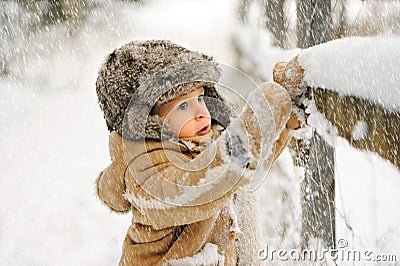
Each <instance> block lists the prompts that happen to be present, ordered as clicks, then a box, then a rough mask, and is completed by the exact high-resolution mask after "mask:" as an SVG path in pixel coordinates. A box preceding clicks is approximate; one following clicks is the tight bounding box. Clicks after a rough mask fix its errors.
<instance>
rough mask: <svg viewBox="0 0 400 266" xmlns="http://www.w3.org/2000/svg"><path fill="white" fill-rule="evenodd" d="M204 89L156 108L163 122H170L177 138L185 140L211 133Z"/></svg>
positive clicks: (201, 88)
mask: <svg viewBox="0 0 400 266" xmlns="http://www.w3.org/2000/svg"><path fill="white" fill-rule="evenodd" d="M203 97H204V89H203V87H200V88H198V89H196V90H194V91H193V92H191V93H188V94H186V95H184V96H180V97H177V98H175V99H174V100H172V101H170V102H168V103H165V104H163V105H161V106H159V107H158V108H156V113H157V114H158V115H159V116H160V117H161V119H162V121H165V120H166V121H168V123H169V125H170V127H171V128H172V130H173V132H174V135H175V137H177V138H185V137H194V136H200V135H204V134H207V133H208V132H209V131H210V126H211V117H210V112H209V111H208V109H207V106H206V104H205V102H204V99H203Z"/></svg>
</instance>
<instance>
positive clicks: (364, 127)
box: [351, 120, 368, 140]
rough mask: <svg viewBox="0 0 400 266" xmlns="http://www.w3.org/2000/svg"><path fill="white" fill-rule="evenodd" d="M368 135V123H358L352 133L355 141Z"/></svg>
mask: <svg viewBox="0 0 400 266" xmlns="http://www.w3.org/2000/svg"><path fill="white" fill-rule="evenodd" d="M367 135H368V124H367V122H366V121H362V120H360V121H357V123H356V124H355V125H354V127H353V129H352V131H351V138H352V139H354V140H360V139H363V138H364V137H365V136H367Z"/></svg>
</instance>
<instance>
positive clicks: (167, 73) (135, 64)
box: [96, 40, 231, 140]
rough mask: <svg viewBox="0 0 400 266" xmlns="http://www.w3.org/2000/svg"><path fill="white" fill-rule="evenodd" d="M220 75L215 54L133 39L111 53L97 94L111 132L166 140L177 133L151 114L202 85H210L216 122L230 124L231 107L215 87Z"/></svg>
mask: <svg viewBox="0 0 400 266" xmlns="http://www.w3.org/2000/svg"><path fill="white" fill-rule="evenodd" d="M220 76H221V72H220V69H219V67H218V64H217V62H216V61H214V59H213V58H212V57H210V56H207V55H204V54H201V53H198V52H194V51H190V50H188V49H186V48H183V47H181V46H179V45H176V44H174V43H172V42H170V41H166V40H152V41H133V42H130V43H128V44H126V45H123V46H122V47H121V48H119V49H116V50H114V51H113V52H112V53H111V54H109V55H108V56H107V57H106V59H105V62H104V63H103V65H102V66H101V68H100V70H99V73H98V78H97V81H96V92H97V96H98V101H99V105H100V108H101V109H102V111H103V113H104V118H105V120H106V123H107V127H108V130H109V131H117V132H118V133H119V134H121V135H122V136H123V137H124V138H126V139H130V140H144V139H153V140H161V137H162V136H163V137H164V136H166V137H172V135H173V134H172V132H171V131H170V129H169V127H168V126H166V125H164V126H163V125H162V123H161V119H160V117H159V116H158V115H157V114H153V113H152V112H151V111H152V109H153V107H154V106H155V105H156V104H157V105H160V104H163V103H166V102H168V101H171V100H173V99H174V98H176V97H178V96H182V95H185V94H187V93H190V92H191V91H193V90H194V89H196V88H198V87H199V86H203V88H204V95H205V96H206V97H205V102H206V105H207V107H208V109H209V111H210V115H211V118H212V124H220V125H222V126H224V127H226V126H227V125H228V124H229V121H230V120H229V117H230V113H231V112H230V107H229V105H228V104H227V103H226V101H225V100H224V99H223V98H222V97H221V96H220V95H219V94H218V93H217V91H216V89H215V83H216V82H217V81H218V79H219V77H220Z"/></svg>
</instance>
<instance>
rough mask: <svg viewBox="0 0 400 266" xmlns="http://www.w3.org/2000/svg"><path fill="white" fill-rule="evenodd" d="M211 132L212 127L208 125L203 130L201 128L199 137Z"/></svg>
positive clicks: (198, 133)
mask: <svg viewBox="0 0 400 266" xmlns="http://www.w3.org/2000/svg"><path fill="white" fill-rule="evenodd" d="M208 131H210V125H206V126H204V127H203V128H201V129H200V130H199V131H198V132H197V135H205V134H207V133H208Z"/></svg>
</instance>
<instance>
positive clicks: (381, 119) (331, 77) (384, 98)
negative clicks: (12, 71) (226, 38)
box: [273, 37, 400, 169]
mask: <svg viewBox="0 0 400 266" xmlns="http://www.w3.org/2000/svg"><path fill="white" fill-rule="evenodd" d="M399 47H400V38H398V37H385V38H383V37H382V38H348V39H342V40H336V41H332V42H328V43H325V44H321V45H318V46H315V47H312V48H309V49H306V50H303V51H302V52H301V53H300V54H299V55H298V56H296V57H294V58H293V59H292V60H290V62H289V63H285V62H280V63H277V64H276V65H275V67H274V75H273V77H274V80H275V81H276V82H278V83H280V84H281V85H282V86H284V87H286V88H287V89H289V90H292V91H302V90H303V91H304V90H305V89H306V88H308V89H309V90H310V89H311V90H312V91H313V98H314V100H315V105H316V107H317V110H318V112H319V113H321V114H323V116H324V118H325V119H326V120H327V121H329V123H321V122H320V121H317V122H316V121H312V119H308V123H311V124H312V123H314V124H312V126H314V127H316V128H317V131H318V130H319V131H320V132H322V134H321V135H325V136H326V135H327V133H328V134H331V135H336V134H337V135H339V136H341V137H343V138H345V139H347V140H348V141H349V143H350V144H351V145H352V146H354V147H356V148H359V149H363V150H368V151H372V152H375V153H377V154H378V155H379V156H381V157H382V158H385V159H387V160H389V161H390V162H391V163H393V164H394V165H395V166H397V167H398V168H399V169H400V65H399V62H400V50H399ZM300 104H302V103H300Z"/></svg>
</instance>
